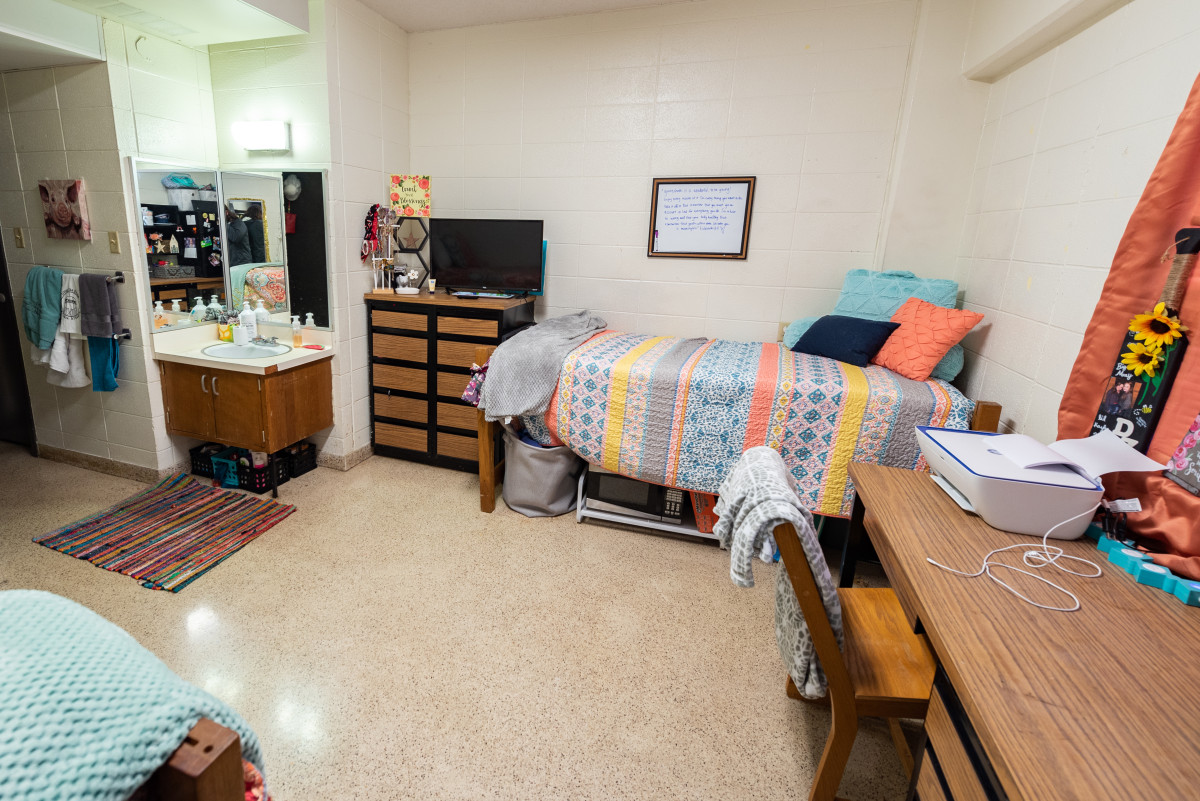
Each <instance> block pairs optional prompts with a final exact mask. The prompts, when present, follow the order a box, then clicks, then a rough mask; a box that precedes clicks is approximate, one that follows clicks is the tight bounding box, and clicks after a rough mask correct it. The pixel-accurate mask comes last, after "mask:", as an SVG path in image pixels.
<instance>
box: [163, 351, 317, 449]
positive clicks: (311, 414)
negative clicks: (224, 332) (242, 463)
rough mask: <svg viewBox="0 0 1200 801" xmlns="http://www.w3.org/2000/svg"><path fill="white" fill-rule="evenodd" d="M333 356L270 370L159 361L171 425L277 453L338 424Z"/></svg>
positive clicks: (189, 433) (191, 433) (202, 436)
mask: <svg viewBox="0 0 1200 801" xmlns="http://www.w3.org/2000/svg"><path fill="white" fill-rule="evenodd" d="M332 361H333V357H332V356H330V357H329V358H327V359H322V360H321V361H317V362H310V363H309V364H305V365H302V366H300V367H293V368H291V369H290V370H284V371H279V372H274V373H268V374H267V375H258V374H256V373H242V372H238V371H236V370H217V369H213V368H211V367H207V366H206V367H197V366H195V365H191V364H180V363H178V362H159V372H160V375H161V378H162V388H163V402H164V403H165V404H166V414H167V430H168V431H169V432H171V433H172V434H180V435H182V436H186V437H195V438H196V439H205V440H210V441H212V442H220V443H222V444H225V445H231V446H234V447H238V448H246V449H247V450H254V451H267V452H269V453H273V452H275V451H277V450H280V449H281V448H285V447H287V446H288V445H291V444H292V443H295V442H299V441H300V440H302V439H304V438H305V437H308V436H311V435H313V434H315V433H317V432H318V431H320V430H322V429H325V428H328V427H329V426H331V425H333V374H332V371H331V363H332Z"/></svg>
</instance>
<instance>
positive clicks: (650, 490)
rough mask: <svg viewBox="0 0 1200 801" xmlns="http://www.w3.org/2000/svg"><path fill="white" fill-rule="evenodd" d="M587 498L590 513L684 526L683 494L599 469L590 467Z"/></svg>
mask: <svg viewBox="0 0 1200 801" xmlns="http://www.w3.org/2000/svg"><path fill="white" fill-rule="evenodd" d="M585 497H586V498H587V506H588V508H589V509H595V510H597V511H601V512H616V513H617V514H623V515H630V516H631V517H640V518H643V519H645V520H660V521H662V522H664V523H675V524H681V523H682V522H683V491H682V490H678V489H675V488H673V487H661V486H659V485H658V484H647V483H646V482H645V481H638V480H637V479H633V478H626V477H625V476H622V475H619V474H618V473H614V472H612V471H611V470H605V469H604V468H603V467H597V466H596V465H588V475H587V489H586V492H585Z"/></svg>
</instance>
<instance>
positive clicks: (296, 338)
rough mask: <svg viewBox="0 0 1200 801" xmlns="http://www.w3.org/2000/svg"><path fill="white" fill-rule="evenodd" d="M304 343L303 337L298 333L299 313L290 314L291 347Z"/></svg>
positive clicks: (300, 345)
mask: <svg viewBox="0 0 1200 801" xmlns="http://www.w3.org/2000/svg"><path fill="white" fill-rule="evenodd" d="M303 345H304V337H303V336H301V334H300V315H298V314H293V315H292V347H293V348H299V347H302V346H303Z"/></svg>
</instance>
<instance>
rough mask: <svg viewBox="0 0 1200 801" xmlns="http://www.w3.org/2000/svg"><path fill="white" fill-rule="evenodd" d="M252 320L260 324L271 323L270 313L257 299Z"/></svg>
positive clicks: (260, 299) (260, 300)
mask: <svg viewBox="0 0 1200 801" xmlns="http://www.w3.org/2000/svg"><path fill="white" fill-rule="evenodd" d="M254 319H255V320H258V321H259V322H260V323H269V322H271V313H270V312H269V311H267V310H266V309H264V308H263V305H262V298H259V299H258V306H257V307H256V308H255V309H254Z"/></svg>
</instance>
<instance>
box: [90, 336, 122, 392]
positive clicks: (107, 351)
mask: <svg viewBox="0 0 1200 801" xmlns="http://www.w3.org/2000/svg"><path fill="white" fill-rule="evenodd" d="M88 356H89V358H90V359H91V362H92V392H116V390H117V373H118V372H120V370H121V349H120V348H119V347H118V346H117V340H115V339H113V338H112V337H88Z"/></svg>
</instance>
